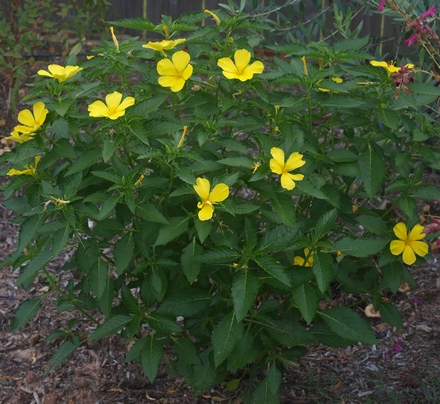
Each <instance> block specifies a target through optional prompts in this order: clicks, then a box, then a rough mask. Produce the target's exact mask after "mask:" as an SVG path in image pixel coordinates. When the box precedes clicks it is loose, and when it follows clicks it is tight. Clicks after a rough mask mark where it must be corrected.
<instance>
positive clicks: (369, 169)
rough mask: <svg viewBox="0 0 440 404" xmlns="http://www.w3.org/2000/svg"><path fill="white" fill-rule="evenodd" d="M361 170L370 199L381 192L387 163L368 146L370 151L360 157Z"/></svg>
mask: <svg viewBox="0 0 440 404" xmlns="http://www.w3.org/2000/svg"><path fill="white" fill-rule="evenodd" d="M359 168H360V170H361V178H362V181H363V183H364V187H365V191H366V192H367V194H368V196H369V198H370V199H372V198H373V197H374V196H376V194H377V193H378V192H379V189H380V187H381V185H382V183H383V180H384V178H385V171H386V170H385V163H384V161H383V159H382V157H381V156H379V154H378V153H376V151H375V150H374V149H373V148H372V147H371V144H368V149H367V150H366V151H365V152H364V153H363V154H362V156H360V157H359Z"/></svg>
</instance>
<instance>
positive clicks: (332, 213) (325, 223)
mask: <svg viewBox="0 0 440 404" xmlns="http://www.w3.org/2000/svg"><path fill="white" fill-rule="evenodd" d="M337 218H338V210H337V209H331V210H329V211H327V212H325V213H324V214H323V215H322V216H320V217H319V219H318V221H317V222H316V225H315V228H314V229H313V231H312V240H313V243H314V244H316V243H317V242H318V241H319V240H321V238H322V237H323V236H325V235H326V234H327V233H328V232H329V231H330V230H331V228H332V227H333V224H334V223H335V221H336V219H337Z"/></svg>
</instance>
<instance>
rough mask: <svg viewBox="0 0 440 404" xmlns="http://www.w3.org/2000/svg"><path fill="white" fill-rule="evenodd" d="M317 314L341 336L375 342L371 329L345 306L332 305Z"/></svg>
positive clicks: (353, 339) (367, 342)
mask: <svg viewBox="0 0 440 404" xmlns="http://www.w3.org/2000/svg"><path fill="white" fill-rule="evenodd" d="M318 314H319V315H320V316H321V318H322V319H323V320H324V321H325V323H326V324H327V325H328V326H329V327H330V328H331V330H332V331H333V332H335V333H336V334H338V335H340V336H341V337H342V338H345V339H349V340H352V341H359V342H364V343H366V344H377V341H376V338H375V336H374V333H373V331H372V330H371V328H370V326H369V325H368V323H366V322H365V321H364V320H363V319H362V318H361V317H359V315H358V314H357V313H355V312H354V311H353V310H350V309H349V308H347V307H333V308H331V309H328V310H325V311H318Z"/></svg>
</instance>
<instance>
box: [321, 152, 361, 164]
mask: <svg viewBox="0 0 440 404" xmlns="http://www.w3.org/2000/svg"><path fill="white" fill-rule="evenodd" d="M327 157H328V158H329V159H330V160H332V161H333V162H335V163H351V162H353V161H358V158H359V156H358V155H357V154H356V153H353V152H352V151H350V150H346V149H332V150H330V151H329V152H327Z"/></svg>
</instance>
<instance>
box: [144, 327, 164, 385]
mask: <svg viewBox="0 0 440 404" xmlns="http://www.w3.org/2000/svg"><path fill="white" fill-rule="evenodd" d="M145 340H146V341H145V344H144V347H143V348H142V351H141V364H142V370H143V372H144V374H145V376H147V378H148V380H149V381H150V383H153V382H154V379H155V378H156V375H157V370H158V369H159V365H160V362H161V361H162V354H163V347H162V344H161V343H160V342H159V341H158V340H157V339H156V337H155V336H154V335H152V336H149V337H147V338H145Z"/></svg>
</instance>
